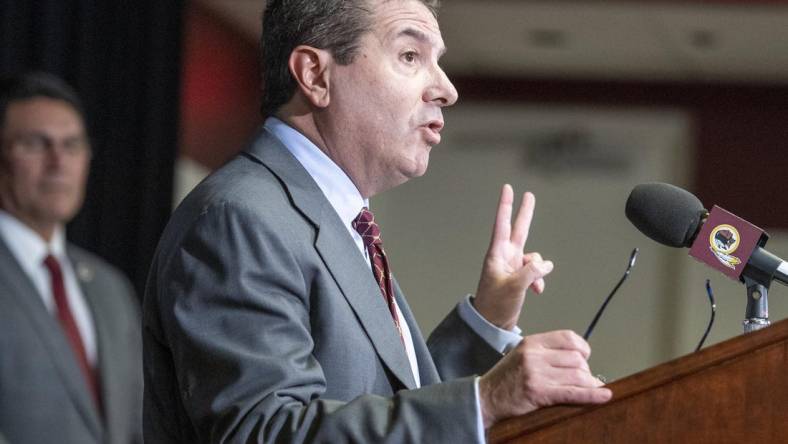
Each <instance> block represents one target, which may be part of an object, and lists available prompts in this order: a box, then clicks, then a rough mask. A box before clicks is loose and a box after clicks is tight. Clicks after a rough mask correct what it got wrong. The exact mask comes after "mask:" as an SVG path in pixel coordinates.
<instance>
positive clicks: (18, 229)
mask: <svg viewBox="0 0 788 444" xmlns="http://www.w3.org/2000/svg"><path fill="white" fill-rule="evenodd" d="M0 236H2V238H3V240H4V241H5V243H6V245H8V248H9V249H10V250H11V254H13V255H14V257H15V258H16V260H17V262H19V264H20V265H22V268H23V269H24V270H25V271H27V272H28V273H34V272H36V270H38V269H39V268H40V267H41V264H42V263H43V262H44V258H46V256H47V254H49V253H52V254H53V255H54V256H55V257H57V258H58V260H59V261H61V262H63V261H64V260H65V259H66V236H65V233H64V230H63V226H62V225H58V226H57V227H55V232H54V233H53V235H52V239H51V240H50V241H49V242H46V241H44V239H43V238H42V237H41V236H40V235H39V234H38V233H36V232H35V231H33V229H31V228H30V227H28V226H27V225H25V224H24V223H22V222H21V221H19V220H18V219H17V218H15V217H14V216H12V215H10V214H9V213H8V212H6V211H3V210H0Z"/></svg>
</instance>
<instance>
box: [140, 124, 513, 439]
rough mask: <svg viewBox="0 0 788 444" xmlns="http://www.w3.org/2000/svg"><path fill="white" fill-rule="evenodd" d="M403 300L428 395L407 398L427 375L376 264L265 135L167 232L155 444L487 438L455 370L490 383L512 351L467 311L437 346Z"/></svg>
mask: <svg viewBox="0 0 788 444" xmlns="http://www.w3.org/2000/svg"><path fill="white" fill-rule="evenodd" d="M395 292H396V297H397V302H398V304H399V306H400V308H401V310H402V312H403V315H404V320H405V322H407V323H408V326H409V328H410V330H411V332H412V335H413V343H414V346H415V350H416V355H417V358H418V363H419V371H420V379H421V383H422V385H423V386H424V387H423V388H420V389H417V390H404V389H413V388H414V386H415V383H414V378H413V375H412V374H411V370H410V366H409V363H408V359H407V356H406V355H405V351H404V348H403V346H402V343H401V341H400V338H399V336H398V335H397V332H396V330H395V328H394V326H393V324H392V321H391V316H390V314H389V311H388V308H387V307H386V304H385V302H384V300H383V298H381V297H380V289H379V287H378V286H377V284H376V283H375V281H374V279H373V277H372V273H371V271H370V269H369V265H368V264H367V263H366V262H365V259H364V257H363V256H362V255H361V254H360V252H359V251H358V249H357V247H356V245H355V243H354V242H353V240H352V238H351V236H350V234H349V233H348V230H347V228H346V227H345V225H344V224H343V222H342V221H340V219H339V217H338V216H337V214H336V212H335V211H334V209H333V208H332V207H331V204H330V203H329V202H328V201H327V200H326V199H325V197H324V196H323V194H322V192H321V191H320V189H319V188H318V186H317V185H316V184H315V182H314V181H313V180H312V178H311V177H310V176H309V174H308V173H307V172H306V170H304V168H303V167H302V166H301V164H300V163H299V162H298V161H297V160H296V159H295V158H294V157H293V156H292V155H291V154H290V153H289V151H287V149H286V148H285V147H284V146H282V145H281V143H280V142H279V141H278V139H276V137H274V136H273V135H271V134H269V133H267V132H265V131H263V132H262V133H261V135H260V136H259V137H258V139H257V140H256V141H255V143H254V144H253V145H252V146H251V147H250V148H249V149H248V150H246V151H245V152H243V153H242V154H240V155H239V156H238V157H236V158H235V159H234V160H232V161H231V162H229V163H228V164H227V165H225V166H224V167H222V168H221V169H219V170H218V171H217V172H215V173H214V174H212V175H211V176H209V177H208V178H207V179H206V180H205V181H203V182H202V183H201V184H200V185H199V186H198V187H197V188H196V189H195V190H194V191H193V192H192V193H191V194H190V195H189V196H188V197H187V198H186V199H185V201H184V202H183V203H182V204H181V206H180V207H179V208H178V209H177V210H176V211H175V213H174V214H173V216H172V219H171V220H170V223H169V224H168V226H167V228H166V229H165V232H164V234H163V236H162V239H161V242H160V244H159V247H158V251H157V254H156V257H155V259H154V262H153V264H152V268H151V273H150V276H149V279H148V285H147V289H146V294H145V301H144V304H143V305H144V307H143V341H144V359H145V408H144V429H145V439H146V442H150V443H159V442H190V443H197V442H274V441H276V442H331V443H342V442H358V443H379V442H396V443H404V442H416V443H438V442H457V443H459V442H473V440H475V437H476V433H477V429H476V424H477V422H476V416H475V402H476V401H475V393H474V386H473V380H472V378H461V379H457V380H455V381H452V382H445V383H440V384H439V382H440V380H441V377H440V374H444V375H452V376H461V375H469V374H473V373H479V372H482V371H485V370H486V369H487V368H489V367H490V366H491V365H492V364H493V363H494V362H495V360H497V359H498V358H499V357H500V355H499V354H497V352H495V351H494V350H493V349H492V348H491V347H490V346H488V345H487V344H486V343H485V342H484V341H483V340H482V339H481V338H479V337H478V336H477V335H475V334H474V333H473V332H472V331H471V330H470V329H469V328H468V327H467V326H466V325H465V324H464V323H463V322H462V321H461V320H459V318H458V316H457V314H456V312H452V314H450V315H449V317H448V318H447V320H446V321H445V322H444V323H443V324H442V325H441V326H440V327H439V328H438V329H437V330H436V332H435V333H434V334H433V337H434V338H435V339H434V340H433V341H432V342H431V344H434V347H431V349H428V347H427V345H426V344H425V342H424V339H423V337H422V335H421V333H420V331H419V328H418V325H417V324H416V322H415V319H414V317H413V315H412V313H411V312H410V309H409V308H408V304H407V302H406V301H405V299H404V297H403V296H402V293H401V291H400V290H399V287H396V288H395ZM448 344H451V345H448ZM447 349H448V350H450V351H451V353H450V355H449V354H447V353H444V351H445V350H447ZM431 353H432V354H435V355H441V356H442V357H441V359H440V360H438V361H437V362H438V363H439V364H440V365H439V367H440V368H436V365H435V362H436V361H434V360H433V358H432V356H431ZM471 357H473V359H471Z"/></svg>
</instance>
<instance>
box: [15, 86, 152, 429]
mask: <svg viewBox="0 0 788 444" xmlns="http://www.w3.org/2000/svg"><path fill="white" fill-rule="evenodd" d="M0 125H1V126H0V135H1V136H2V139H1V140H2V144H1V145H0V430H2V433H3V435H4V436H5V437H6V439H8V440H9V441H10V442H12V443H17V442H19V443H23V442H24V443H27V442H30V443H33V442H35V443H46V442H59V443H128V442H137V441H141V436H140V435H141V414H142V407H141V405H142V402H141V394H142V377H141V376H142V375H141V345H140V331H139V324H138V323H139V310H138V307H137V306H136V304H135V301H134V294H133V290H132V288H131V284H130V283H129V281H128V279H126V278H125V277H124V276H122V275H121V273H120V272H118V271H117V270H116V269H114V268H113V267H111V266H110V265H109V264H107V263H105V262H104V261H102V260H101V259H99V258H98V257H96V256H94V255H92V254H90V253H88V252H86V251H84V250H81V249H79V248H77V247H75V246H73V245H71V244H69V243H68V242H67V241H66V239H65V224H66V223H67V222H68V221H69V220H71V218H72V217H74V215H75V214H76V213H77V211H78V210H79V208H80V206H81V205H82V200H83V196H84V192H85V183H86V178H87V175H88V169H89V164H90V158H91V149H90V144H89V141H88V136H87V133H86V130H85V124H84V119H83V113H82V108H81V105H80V103H79V99H78V97H77V96H76V94H75V93H74V91H73V90H72V89H71V88H70V87H69V86H68V85H66V84H65V83H64V82H62V81H61V80H60V79H58V78H56V77H54V76H50V75H46V74H29V75H24V76H20V77H14V78H7V79H3V80H2V83H0Z"/></svg>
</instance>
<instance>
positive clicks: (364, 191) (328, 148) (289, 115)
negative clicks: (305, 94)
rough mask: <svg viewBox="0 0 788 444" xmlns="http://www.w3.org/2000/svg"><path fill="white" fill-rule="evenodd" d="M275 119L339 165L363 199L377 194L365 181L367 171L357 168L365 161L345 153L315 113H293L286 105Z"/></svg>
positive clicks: (340, 144)
mask: <svg viewBox="0 0 788 444" xmlns="http://www.w3.org/2000/svg"><path fill="white" fill-rule="evenodd" d="M275 117H276V118H277V119H279V120H281V121H282V122H284V123H286V124H287V125H289V126H290V127H292V128H294V129H295V130H296V131H298V132H299V133H301V134H303V135H304V137H306V138H307V139H309V141H310V142H312V143H313V144H315V146H317V147H318V148H319V149H320V150H321V151H322V152H323V153H324V154H325V155H326V156H328V158H329V159H331V160H332V161H333V162H334V163H335V164H337V166H339V168H341V169H342V171H344V172H345V174H347V176H348V177H349V178H350V180H351V181H352V182H353V184H354V185H355V186H356V188H357V189H358V191H359V193H360V194H361V196H362V197H363V198H365V199H368V198H370V197H371V196H372V195H374V194H376V192H375V190H374V187H373V186H371V185H372V184H368V182H369V181H366V180H364V177H365V176H364V175H363V174H362V173H363V172H364V171H365V169H364V168H357V167H356V163H359V162H362V161H363V160H362V159H360V158H358V156H349V155H348V153H346V152H345V151H343V149H342V143H336V142H335V141H334V139H333V138H332V137H331V135H332V134H333V133H332V131H330V130H328V127H329V125H321V123H320V121H319V120H318V119H316V116H315V114H314V113H312V112H311V111H310V112H302V113H298V112H293V110H292V108H291V107H288V106H287V105H285V106H284V107H282V109H281V110H280V111H279V112H278V113H277V114H276V115H275Z"/></svg>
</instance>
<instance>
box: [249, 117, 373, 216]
mask: <svg viewBox="0 0 788 444" xmlns="http://www.w3.org/2000/svg"><path fill="white" fill-rule="evenodd" d="M264 126H265V129H266V130H268V131H269V132H271V133H272V134H273V135H274V136H276V137H277V138H278V139H279V140H280V141H281V142H282V144H283V145H284V146H285V147H286V148H287V149H288V151H290V153H291V154H292V155H293V156H295V158H296V159H298V161H299V162H300V163H301V165H303V167H304V169H306V171H307V172H308V173H309V175H310V176H312V179H314V181H315V183H317V186H318V187H319V188H320V190H321V191H322V192H323V195H324V196H326V199H328V202H329V203H330V204H331V206H332V207H333V208H334V211H336V212H337V214H338V215H339V218H340V219H341V220H342V222H344V223H345V224H346V225H348V226H349V225H350V223H351V222H352V221H353V219H355V218H356V216H358V213H359V212H360V211H361V208H362V207H369V200H368V199H364V198H363V197H361V193H360V192H359V191H358V188H356V185H355V184H354V183H353V181H352V180H350V177H348V175H347V174H345V172H344V171H343V170H342V168H340V167H339V165H337V164H336V163H334V161H333V160H331V158H330V157H328V156H327V155H326V153H324V152H323V151H322V150H321V149H320V148H318V147H317V145H315V144H314V143H312V141H310V140H309V139H307V138H306V136H304V135H303V134H301V133H300V132H298V131H297V130H295V129H294V128H292V127H290V126H288V125H287V124H286V123H284V122H282V121H281V120H279V119H277V118H276V117H269V118H268V119H266V121H265V125H264Z"/></svg>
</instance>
